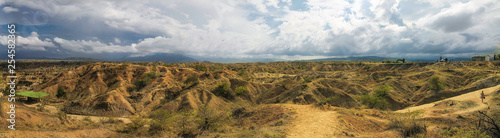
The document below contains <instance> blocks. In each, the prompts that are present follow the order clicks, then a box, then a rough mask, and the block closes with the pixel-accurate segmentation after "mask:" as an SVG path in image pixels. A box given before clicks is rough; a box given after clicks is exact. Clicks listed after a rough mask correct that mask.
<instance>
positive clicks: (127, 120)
mask: <svg viewBox="0 0 500 138" xmlns="http://www.w3.org/2000/svg"><path fill="white" fill-rule="evenodd" d="M38 105H39V104H38V103H36V104H27V105H26V106H27V107H31V108H36V107H37V106H38ZM45 110H47V111H48V112H49V113H51V114H56V113H58V112H59V111H60V110H59V109H58V108H57V107H55V106H52V105H45ZM67 116H68V117H72V118H75V119H77V120H83V119H84V118H85V117H89V118H90V120H92V122H100V121H102V120H107V119H108V117H105V116H88V115H75V114H67ZM113 118H114V119H118V120H121V121H122V122H123V123H125V124H128V123H132V121H131V120H130V118H126V117H113Z"/></svg>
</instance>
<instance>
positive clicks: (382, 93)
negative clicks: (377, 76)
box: [373, 85, 393, 97]
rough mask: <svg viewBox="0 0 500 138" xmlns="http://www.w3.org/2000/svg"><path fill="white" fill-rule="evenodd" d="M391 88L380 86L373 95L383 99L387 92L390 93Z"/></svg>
mask: <svg viewBox="0 0 500 138" xmlns="http://www.w3.org/2000/svg"><path fill="white" fill-rule="evenodd" d="M392 89H393V88H392V87H391V86H389V85H382V86H379V87H377V89H375V90H374V92H375V93H374V95H373V96H376V97H385V96H386V95H387V93H388V92H389V91H391V90H392Z"/></svg>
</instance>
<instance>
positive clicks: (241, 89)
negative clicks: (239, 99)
mask: <svg viewBox="0 0 500 138" xmlns="http://www.w3.org/2000/svg"><path fill="white" fill-rule="evenodd" d="M234 91H235V92H236V95H237V96H240V95H244V94H246V93H247V92H248V89H247V87H245V86H239V87H236V89H235V90H234Z"/></svg>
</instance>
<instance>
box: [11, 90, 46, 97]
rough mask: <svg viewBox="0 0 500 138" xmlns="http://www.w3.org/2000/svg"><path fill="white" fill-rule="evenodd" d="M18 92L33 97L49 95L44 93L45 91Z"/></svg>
mask: <svg viewBox="0 0 500 138" xmlns="http://www.w3.org/2000/svg"><path fill="white" fill-rule="evenodd" d="M16 94H17V95H21V96H26V97H31V98H42V97H45V96H49V94H47V93H44V92H32V91H24V92H18V93H16Z"/></svg>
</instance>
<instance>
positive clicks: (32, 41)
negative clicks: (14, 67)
mask: <svg viewBox="0 0 500 138" xmlns="http://www.w3.org/2000/svg"><path fill="white" fill-rule="evenodd" d="M0 39H2V40H8V36H7V35H5V36H0ZM0 44H2V45H8V43H7V41H1V42H0ZM15 44H16V46H17V47H21V48H23V49H27V50H38V51H45V50H46V48H47V47H55V45H54V43H52V41H51V40H50V39H49V38H47V39H45V40H41V39H40V38H39V37H38V33H37V32H31V35H30V36H27V37H22V36H17V37H16V43H15Z"/></svg>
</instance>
